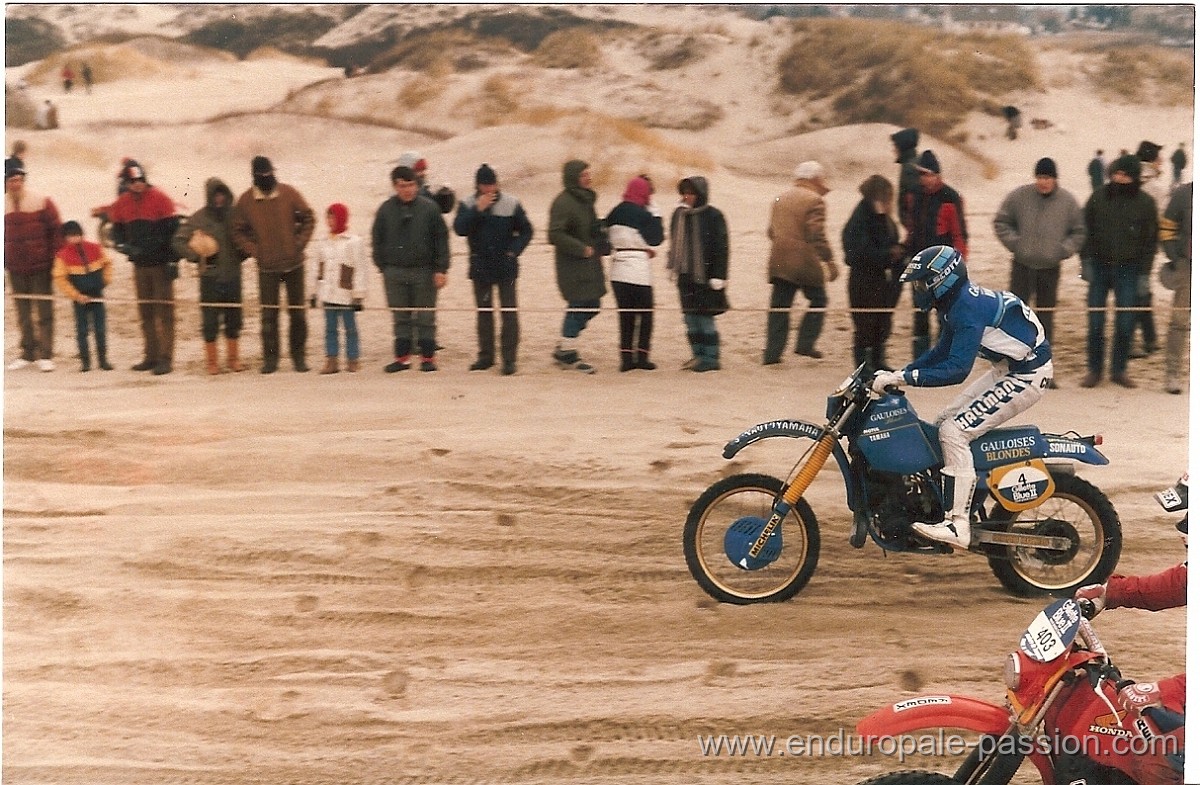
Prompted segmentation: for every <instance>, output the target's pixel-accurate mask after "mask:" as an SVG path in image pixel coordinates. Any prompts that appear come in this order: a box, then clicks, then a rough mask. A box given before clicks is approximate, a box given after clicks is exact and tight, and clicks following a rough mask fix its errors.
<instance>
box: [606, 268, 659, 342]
mask: <svg viewBox="0 0 1200 785" xmlns="http://www.w3.org/2000/svg"><path fill="white" fill-rule="evenodd" d="M612 288H613V295H614V296H615V297H616V298H617V308H618V309H620V314H619V317H618V319H617V321H618V323H619V324H620V331H621V351H623V352H633V350H634V348H635V347H634V345H633V337H634V334H635V333H636V335H637V347H636V348H637V349H638V350H640V351H642V352H644V353H646V354H649V353H650V334H651V333H652V332H653V331H654V287H652V286H642V285H640V284H636V283H626V282H624V281H613V282H612Z"/></svg>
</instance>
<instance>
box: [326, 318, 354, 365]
mask: <svg viewBox="0 0 1200 785" xmlns="http://www.w3.org/2000/svg"><path fill="white" fill-rule="evenodd" d="M338 322H341V323H342V325H343V326H344V328H345V330H346V359H347V360H357V359H358V322H357V321H356V320H355V318H354V308H352V307H351V306H349V305H326V306H325V356H326V357H337V356H338Z"/></svg>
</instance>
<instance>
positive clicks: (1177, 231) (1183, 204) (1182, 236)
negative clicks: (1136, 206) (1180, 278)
mask: <svg viewBox="0 0 1200 785" xmlns="http://www.w3.org/2000/svg"><path fill="white" fill-rule="evenodd" d="M1158 240H1159V242H1161V243H1162V248H1163V253H1165V254H1166V255H1167V259H1169V260H1170V261H1171V263H1172V264H1181V263H1187V264H1188V265H1189V269H1190V265H1191V262H1192V184H1191V183H1188V184H1187V185H1181V186H1180V187H1178V188H1176V189H1175V193H1173V194H1171V201H1170V202H1168V203H1167V209H1166V210H1163V214H1162V218H1160V219H1159V221H1158Z"/></svg>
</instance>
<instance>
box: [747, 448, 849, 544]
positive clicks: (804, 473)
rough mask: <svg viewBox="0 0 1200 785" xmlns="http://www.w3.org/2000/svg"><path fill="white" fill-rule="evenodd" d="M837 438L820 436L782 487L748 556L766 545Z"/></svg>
mask: <svg viewBox="0 0 1200 785" xmlns="http://www.w3.org/2000/svg"><path fill="white" fill-rule="evenodd" d="M836 442H837V439H836V438H835V437H834V435H833V434H832V433H826V434H825V435H824V436H822V437H821V438H820V439H819V440H818V441H817V443H816V444H815V445H813V449H812V452H811V453H809V455H808V460H806V461H805V462H804V465H803V466H801V467H800V471H798V472H796V476H795V477H794V478H792V481H791V482H789V483H788V484H787V487H786V488H784V489H783V495H782V496H780V497H779V499H778V500H777V501H776V502H775V506H774V507H773V508H772V509H771V517H770V519H769V520H768V521H767V525H766V526H764V527H763V530H762V533H760V534H759V535H758V539H756V540H755V541H754V544H753V545H751V546H750V557H751V558H758V554H759V553H760V552H761V551H762V549H763V548H764V547H766V544H767V540H769V539H770V538H771V535H772V534H773V533H774V532H775V530H776V529H778V528H779V524H781V523H782V522H783V519H784V518H786V517H787V515H788V513H790V512H791V511H792V508H793V507H795V506H796V502H798V501H800V497H801V496H803V495H804V492H805V491H807V490H808V486H810V485H812V481H813V480H815V479H816V478H817V473H818V472H820V471H821V467H822V466H824V465H825V461H827V460H828V459H829V455H830V453H832V452H833V445H834V444H835V443H836Z"/></svg>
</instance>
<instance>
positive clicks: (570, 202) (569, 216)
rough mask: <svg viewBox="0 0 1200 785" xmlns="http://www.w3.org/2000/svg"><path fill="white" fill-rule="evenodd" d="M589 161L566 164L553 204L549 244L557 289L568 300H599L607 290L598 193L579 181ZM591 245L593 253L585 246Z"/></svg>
mask: <svg viewBox="0 0 1200 785" xmlns="http://www.w3.org/2000/svg"><path fill="white" fill-rule="evenodd" d="M586 168H587V164H586V163H584V162H583V161H568V162H567V163H566V164H564V165H563V176H562V181H563V190H562V192H561V193H559V195H558V196H556V197H554V201H553V202H552V203H551V204H550V226H549V229H548V234H549V239H550V244H551V245H553V246H554V273H555V277H556V279H557V281H558V291H559V293H560V294H561V295H562V297H563V299H564V300H566V301H567V302H585V301H592V300H599V299H600V298H601V297H603V296H604V295H605V293H606V292H607V291H608V289H607V288H606V287H605V284H604V267H603V265H602V264H601V262H600V253H599V252H598V249H599V247H600V246H599V243H600V240H601V225H600V220H599V219H598V218H597V217H596V192H595V191H593V190H592V189H590V188H584V187H583V186H581V185H580V184H579V176H580V175H581V174H583V170H584V169H586ZM586 247H591V249H592V255H591V256H586V255H585V254H584V249H585V248H586Z"/></svg>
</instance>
